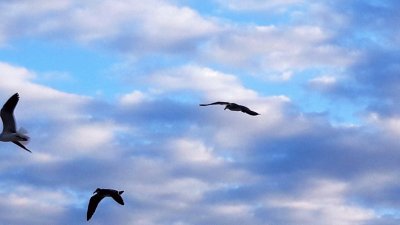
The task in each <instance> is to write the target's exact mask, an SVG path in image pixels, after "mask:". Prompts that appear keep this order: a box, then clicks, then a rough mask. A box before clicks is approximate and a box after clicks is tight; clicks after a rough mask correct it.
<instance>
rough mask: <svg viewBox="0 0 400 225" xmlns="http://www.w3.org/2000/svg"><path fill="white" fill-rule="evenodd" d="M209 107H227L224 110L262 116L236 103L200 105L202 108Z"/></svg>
mask: <svg viewBox="0 0 400 225" xmlns="http://www.w3.org/2000/svg"><path fill="white" fill-rule="evenodd" d="M209 105H225V108H224V110H226V109H229V110H231V111H241V112H244V113H247V114H249V115H252V116H257V115H260V114H259V113H256V112H254V111H252V110H250V109H249V108H247V107H246V106H243V105H239V104H236V103H231V102H213V103H210V104H200V106H209Z"/></svg>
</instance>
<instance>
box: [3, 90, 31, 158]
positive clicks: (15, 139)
mask: <svg viewBox="0 0 400 225" xmlns="http://www.w3.org/2000/svg"><path fill="white" fill-rule="evenodd" d="M18 100H19V95H18V93H15V94H14V95H13V96H11V97H10V98H9V99H8V100H7V102H6V103H5V104H4V105H3V108H1V120H2V121H3V132H1V134H0V141H4V142H12V143H14V144H16V145H18V146H19V147H21V148H23V149H25V150H26V151H28V152H31V151H30V150H29V149H27V148H26V147H25V146H24V145H23V144H21V142H20V141H28V140H29V137H28V136H27V135H26V134H25V133H26V132H25V131H24V130H23V129H22V128H20V129H19V130H18V131H17V129H16V124H15V118H14V109H15V106H16V105H17V103H18Z"/></svg>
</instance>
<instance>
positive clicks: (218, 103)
mask: <svg viewBox="0 0 400 225" xmlns="http://www.w3.org/2000/svg"><path fill="white" fill-rule="evenodd" d="M228 104H229V102H213V103H209V104H200V106H208V105H228Z"/></svg>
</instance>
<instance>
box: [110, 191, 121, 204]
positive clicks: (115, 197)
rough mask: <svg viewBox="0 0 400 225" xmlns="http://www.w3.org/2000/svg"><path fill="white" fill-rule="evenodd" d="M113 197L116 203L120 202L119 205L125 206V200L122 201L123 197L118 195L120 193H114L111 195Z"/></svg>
mask: <svg viewBox="0 0 400 225" xmlns="http://www.w3.org/2000/svg"><path fill="white" fill-rule="evenodd" d="M111 197H112V198H113V199H114V200H115V201H116V202H118V203H119V204H121V205H124V200H123V199H122V197H121V195H120V194H119V193H118V191H116V192H113V193H112V194H111Z"/></svg>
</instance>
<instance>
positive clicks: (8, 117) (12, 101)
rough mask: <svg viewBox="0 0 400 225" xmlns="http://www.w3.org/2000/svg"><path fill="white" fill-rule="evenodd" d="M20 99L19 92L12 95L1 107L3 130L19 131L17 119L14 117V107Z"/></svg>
mask: <svg viewBox="0 0 400 225" xmlns="http://www.w3.org/2000/svg"><path fill="white" fill-rule="evenodd" d="M18 100H19V95H18V93H15V94H14V95H13V96H11V97H10V98H9V99H8V100H7V102H6V103H5V104H4V105H3V108H1V113H0V114H1V120H2V121H3V132H13V133H15V132H17V129H16V125H15V119H14V109H15V106H16V105H17V103H18Z"/></svg>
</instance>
